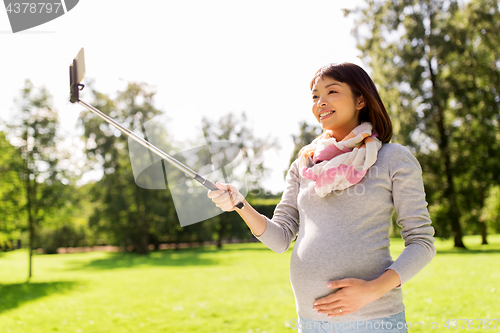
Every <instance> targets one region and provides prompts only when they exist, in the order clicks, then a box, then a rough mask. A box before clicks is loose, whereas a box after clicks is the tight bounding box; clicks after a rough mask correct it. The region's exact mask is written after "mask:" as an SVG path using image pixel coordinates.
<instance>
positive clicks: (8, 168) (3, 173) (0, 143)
mask: <svg viewBox="0 0 500 333" xmlns="http://www.w3.org/2000/svg"><path fill="white" fill-rule="evenodd" d="M22 168H23V160H22V158H21V153H20V151H19V150H18V149H16V148H15V147H14V146H12V145H11V144H10V142H9V141H8V140H7V138H6V135H5V133H4V132H0V179H1V180H2V181H1V184H0V234H2V237H0V248H4V249H12V248H13V247H14V246H15V244H12V241H13V240H17V239H19V238H20V233H21V232H22V231H23V230H26V225H27V223H26V211H25V210H24V209H23V207H24V206H25V205H26V194H25V192H24V186H23V185H24V184H23V182H22V180H21V178H20V174H19V170H21V169H22Z"/></svg>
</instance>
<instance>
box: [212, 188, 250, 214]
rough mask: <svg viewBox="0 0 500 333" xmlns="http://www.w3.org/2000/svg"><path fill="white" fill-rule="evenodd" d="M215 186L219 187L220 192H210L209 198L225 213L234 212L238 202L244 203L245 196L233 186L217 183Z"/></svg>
mask: <svg viewBox="0 0 500 333" xmlns="http://www.w3.org/2000/svg"><path fill="white" fill-rule="evenodd" d="M215 186H217V188H218V190H216V191H212V190H210V191H208V194H207V196H208V197H209V198H210V199H212V201H213V202H214V203H215V205H216V206H217V207H219V208H220V209H222V210H223V211H225V212H232V211H233V210H235V205H236V204H237V203H238V202H243V199H244V197H243V195H241V193H240V192H239V191H238V189H237V188H236V187H234V186H233V185H231V184H221V183H219V182H217V183H216V184H215Z"/></svg>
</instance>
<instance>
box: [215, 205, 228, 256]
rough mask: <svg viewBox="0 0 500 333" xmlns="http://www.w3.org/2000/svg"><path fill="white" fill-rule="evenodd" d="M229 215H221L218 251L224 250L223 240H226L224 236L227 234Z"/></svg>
mask: <svg viewBox="0 0 500 333" xmlns="http://www.w3.org/2000/svg"><path fill="white" fill-rule="evenodd" d="M226 215H227V213H224V214H222V215H220V223H219V225H220V228H219V232H218V236H219V237H218V239H217V249H219V250H220V249H222V239H223V238H224V235H225V234H226V230H227V219H226Z"/></svg>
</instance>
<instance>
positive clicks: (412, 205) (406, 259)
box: [387, 146, 436, 284]
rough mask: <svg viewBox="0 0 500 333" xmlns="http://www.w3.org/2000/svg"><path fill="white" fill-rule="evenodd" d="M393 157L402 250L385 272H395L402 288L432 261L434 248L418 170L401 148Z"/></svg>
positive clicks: (395, 194) (393, 181)
mask: <svg viewBox="0 0 500 333" xmlns="http://www.w3.org/2000/svg"><path fill="white" fill-rule="evenodd" d="M396 156H397V161H398V162H396V163H395V165H396V167H395V168H393V169H392V170H391V178H392V195H393V201H394V208H395V210H396V213H397V216H398V219H397V224H398V225H399V226H400V227H402V230H401V237H402V238H403V239H404V243H405V249H404V250H403V252H402V253H401V254H400V255H399V257H398V258H397V259H396V261H394V262H393V264H392V265H391V266H390V267H388V268H387V269H392V270H394V271H396V272H397V273H398V274H399V277H400V279H401V284H403V283H405V282H406V281H408V280H410V279H411V278H412V277H413V276H415V275H416V274H417V273H418V272H419V271H420V270H421V269H423V268H424V266H426V265H427V264H428V263H429V262H430V261H431V260H432V258H433V257H434V256H435V255H436V248H435V247H434V237H433V236H434V228H433V227H432V226H431V219H430V216H429V211H428V210H427V202H426V201H425V191H424V185H423V180H422V169H421V166H420V164H419V162H418V161H417V159H416V158H415V156H413V154H412V153H411V152H410V151H409V150H408V149H407V148H406V147H404V146H400V149H398V150H397V152H396Z"/></svg>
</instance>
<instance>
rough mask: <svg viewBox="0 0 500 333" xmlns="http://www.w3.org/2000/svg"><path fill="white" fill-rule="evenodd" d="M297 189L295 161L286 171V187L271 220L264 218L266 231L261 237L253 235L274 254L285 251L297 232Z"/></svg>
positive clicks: (297, 175) (296, 161)
mask: <svg viewBox="0 0 500 333" xmlns="http://www.w3.org/2000/svg"><path fill="white" fill-rule="evenodd" d="M299 187H300V180H299V170H298V160H295V162H294V163H292V165H291V167H290V169H289V170H288V173H287V176H286V187H285V190H284V191H283V195H282V197H281V201H280V203H279V204H278V205H277V206H276V208H275V210H274V214H273V218H272V219H269V218H268V217H266V222H267V223H266V229H265V230H264V232H263V233H262V235H260V236H256V235H255V234H253V235H254V236H255V237H256V238H257V239H258V240H259V241H261V242H262V243H263V244H265V245H266V246H267V247H268V248H270V249H271V250H273V251H274V252H276V253H283V252H285V251H287V250H288V249H289V248H290V244H291V243H292V241H293V240H295V238H296V237H297V234H298V232H299V212H298V210H297V196H298V193H299Z"/></svg>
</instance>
